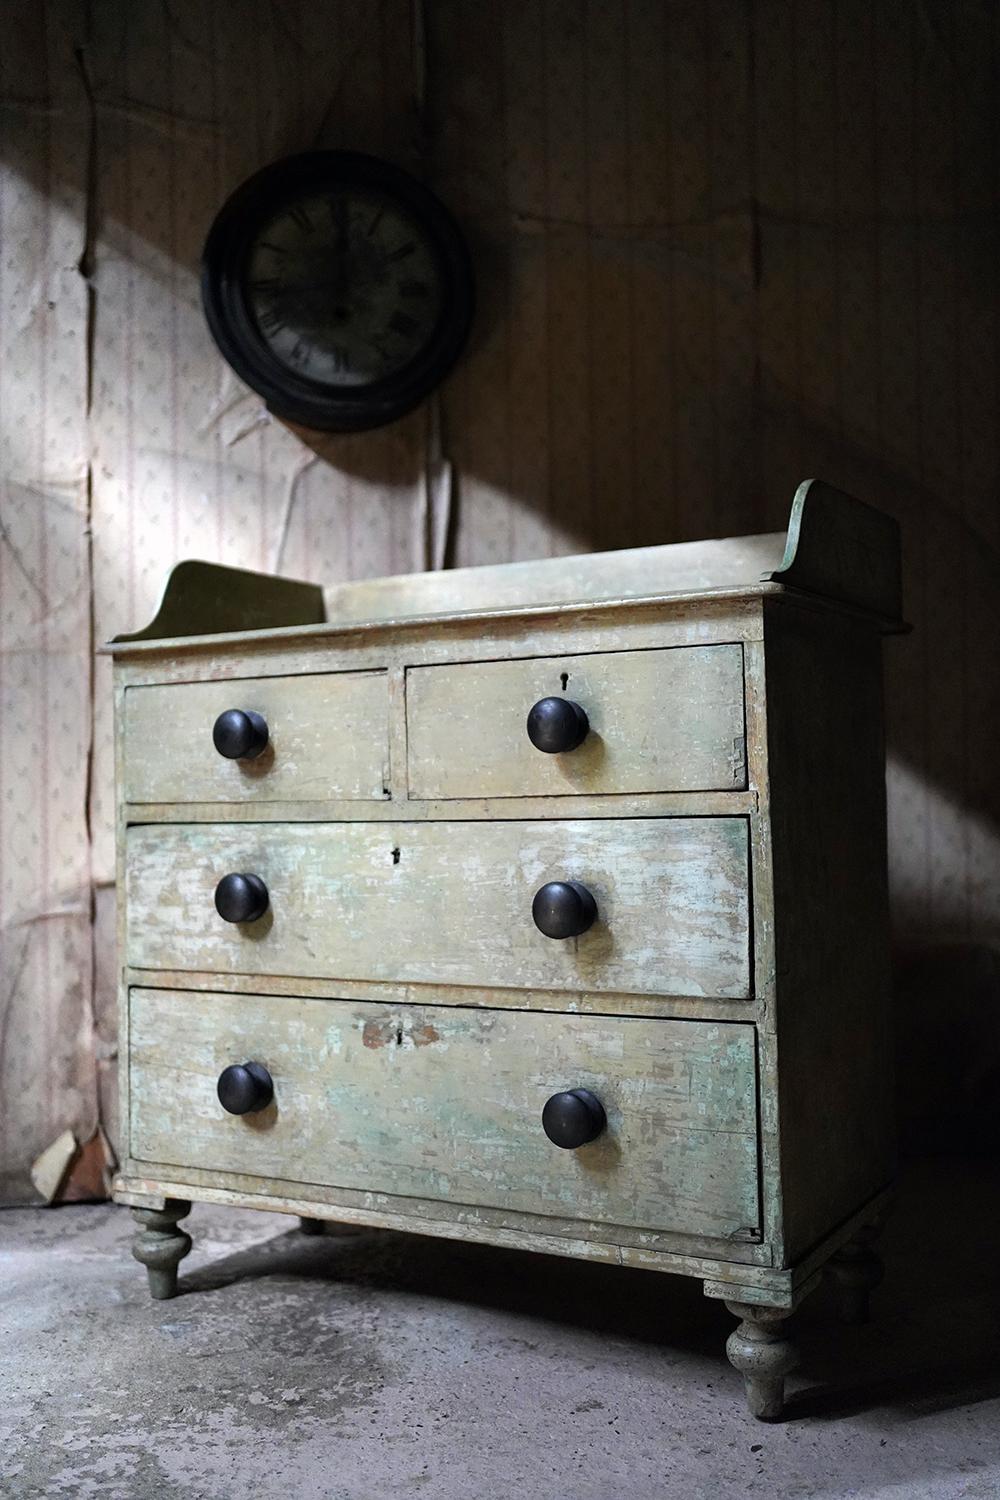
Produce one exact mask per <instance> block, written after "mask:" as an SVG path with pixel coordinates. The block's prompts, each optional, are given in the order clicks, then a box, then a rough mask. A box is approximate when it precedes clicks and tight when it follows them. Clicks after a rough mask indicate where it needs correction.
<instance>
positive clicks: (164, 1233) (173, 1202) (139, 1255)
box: [132, 1198, 191, 1301]
mask: <svg viewBox="0 0 1000 1500" xmlns="http://www.w3.org/2000/svg"><path fill="white" fill-rule="evenodd" d="M190 1212H191V1205H190V1203H187V1202H185V1200H184V1199H183V1198H168V1199H167V1200H166V1202H165V1203H164V1205H163V1207H162V1208H133V1210H132V1217H133V1219H134V1220H135V1221H136V1223H137V1224H138V1225H139V1226H140V1230H139V1233H138V1234H137V1235H136V1237H135V1241H134V1243H133V1245H132V1254H133V1255H134V1256H135V1258H136V1260H137V1261H139V1262H140V1263H141V1264H142V1265H144V1266H145V1267H146V1271H147V1273H148V1275H149V1295H150V1296H151V1297H155V1298H156V1300H157V1301H165V1300H166V1298H168V1297H176V1295H177V1267H178V1265H179V1264H180V1262H181V1261H182V1260H183V1259H184V1257H185V1255H187V1253H188V1251H189V1250H190V1249H191V1236H190V1235H189V1234H186V1233H185V1232H184V1230H183V1229H178V1228H177V1221H178V1219H183V1218H186V1217H187V1215H188V1214H189V1213H190Z"/></svg>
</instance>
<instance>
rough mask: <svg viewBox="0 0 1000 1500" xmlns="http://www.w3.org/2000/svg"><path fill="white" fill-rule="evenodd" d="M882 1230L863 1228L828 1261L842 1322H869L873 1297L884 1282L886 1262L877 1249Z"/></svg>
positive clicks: (828, 1272)
mask: <svg viewBox="0 0 1000 1500" xmlns="http://www.w3.org/2000/svg"><path fill="white" fill-rule="evenodd" d="M877 1236H878V1227H877V1226H875V1225H871V1226H869V1227H868V1228H866V1229H862V1230H861V1231H860V1232H859V1233H858V1234H856V1235H855V1237H854V1239H853V1240H849V1241H848V1243H847V1244H846V1245H843V1246H842V1247H841V1248H840V1249H839V1250H838V1251H837V1253H836V1255H835V1256H833V1258H832V1259H831V1260H829V1261H828V1262H827V1267H826V1270H827V1275H828V1276H829V1278H830V1280H831V1281H832V1282H833V1285H834V1289H835V1292H836V1297H837V1310H838V1313H839V1316H840V1321H841V1322H842V1323H867V1322H868V1315H869V1303H870V1300H871V1294H872V1292H873V1291H874V1290H875V1288H876V1287H877V1286H878V1284H879V1282H880V1281H881V1280H882V1275H883V1270H882V1262H881V1260H880V1258H879V1256H878V1255H877V1254H876V1252H875V1250H874V1248H873V1242H874V1240H875V1239H876V1237H877Z"/></svg>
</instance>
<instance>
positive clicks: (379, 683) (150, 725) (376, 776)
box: [125, 672, 389, 802]
mask: <svg viewBox="0 0 1000 1500" xmlns="http://www.w3.org/2000/svg"><path fill="white" fill-rule="evenodd" d="M233 708H237V709H242V710H243V711H244V712H246V711H251V712H253V713H257V714H260V715H261V716H262V717H263V718H264V719H265V721H266V723H267V727H268V743H267V747H266V749H265V750H264V751H263V753H262V754H261V755H259V756H258V757H257V758H256V759H254V760H227V759H226V757H225V756H224V755H220V754H219V752H218V750H216V748H215V745H214V743H213V740H212V729H213V726H214V724H215V721H216V719H217V718H218V716H219V714H221V713H225V712H226V711H227V710H228V709H233ZM388 785H389V695H388V687H387V677H386V674H385V673H384V672H325V673H320V674H315V675H312V676H303V677H245V678H240V679H238V680H230V681H226V682H181V683H167V684H162V685H155V686H149V687H130V688H127V689H126V691H125V798H126V801H128V802H246V801H254V802H279V801H286V800H287V801H293V802H308V801H313V800H326V799H328V798H344V799H347V800H353V799H368V798H377V799H378V800H379V801H382V800H383V799H384V798H385V797H386V796H387V795H388V791H387V788H388Z"/></svg>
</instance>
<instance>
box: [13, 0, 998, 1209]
mask: <svg viewBox="0 0 1000 1500" xmlns="http://www.w3.org/2000/svg"><path fill="white" fill-rule="evenodd" d="M5 22H6V29H5V42H4V47H3V49H2V53H0V109H2V116H0V352H2V361H0V430H2V436H3V446H2V451H0V526H2V530H0V937H2V951H0V1099H2V1103H0V1111H2V1116H3V1119H2V1128H0V1158H2V1160H0V1192H3V1193H5V1194H6V1195H7V1196H18V1195H20V1194H23V1193H24V1192H25V1191H27V1189H26V1175H25V1173H26V1166H27V1163H28V1162H30V1160H31V1158H32V1157H33V1156H34V1155H35V1153H36V1152H37V1151H38V1150H40V1149H41V1148H42V1147H43V1146H45V1145H46V1144H48V1142H49V1141H50V1140H52V1139H53V1137H54V1136H56V1135H57V1134H58V1133H59V1132H60V1131H61V1130H62V1129H64V1128H65V1127H67V1126H69V1127H70V1128H72V1129H73V1130H74V1131H75V1132H76V1133H77V1136H78V1138H80V1139H85V1138H86V1137H87V1136H88V1135H90V1134H91V1133H92V1132H93V1130H94V1128H95V1126H96V1122H97V1120H98V1118H99V1117H100V1118H101V1119H103V1121H104V1123H105V1125H106V1126H107V1128H108V1130H109V1131H110V1132H111V1133H112V1135H113V1133H114V1128H115V1105H114V1090H113V1073H114V1046H115V1039H114V1011H113V994H112V984H111V972H112V966H113V959H112V952H113V949H112V944H113V894H112V882H113V874H114V867H113V853H112V840H111V805H112V802H111V753H110V744H111V738H110V736H111V725H110V704H109V694H108V672H107V665H106V663H105V662H104V661H99V662H98V663H97V664H96V665H95V664H94V660H93V655H92V644H93V643H94V642H95V641H100V640H102V639H104V638H106V637H107V636H109V635H111V634H113V633H115V632H116V631H118V630H121V629H125V628H128V627H129V626H132V625H137V624H140V623H143V622H144V621H145V620H146V619H147V618H148V617H149V616H150V614H151V613H152V611H153V609H154V607H155V603H156V599H157V596H158V593H159V590H160V588H161V586H162V582H163V579H164V577H165V575H166V573H167V571H168V570H169V568H170V566H171V565H172V564H173V562H174V561H175V560H177V559H179V558H182V557H185V556H192V555H193V556H200V557H204V558H208V559H212V560H221V561H226V562H229V563H233V564H237V565H244V566H249V567H255V568H260V567H263V568H277V569H279V570H281V571H283V572H286V573H288V574H291V575H293V576H301V577H309V578H316V579H321V580H325V581H334V580H338V579H343V578H349V577H362V576H368V575H373V574H377V573H380V572H386V571H389V572H398V571H402V570H405V569H408V568H422V567H426V566H433V565H440V564H441V562H447V563H455V564H468V563H477V562H486V561H496V560H507V559H513V558H522V557H532V556H543V555H553V554H559V553H565V552H569V551H574V550H588V549H591V548H600V547H614V546H632V545H639V544H642V543H647V542H649V543H654V542H665V541H671V540H682V539H690V538H696V537H700V536H708V535H725V534H738V533H741V532H750V531H755V530H761V529H771V528H777V527H779V526H781V525H782V524H783V522H784V519H785V516H786V514H787V508H788V505H789V503H790V500H791V495H792V492H793V490H794V488H795V485H796V484H797V482H798V481H799V480H800V479H802V478H804V477H807V476H808V475H811V474H820V475H822V476H823V477H824V478H826V479H828V480H830V481H831V482H833V483H835V484H839V485H841V486H843V487H844V488H846V489H848V490H850V491H852V492H854V493H856V494H858V495H860V496H862V497H863V498H865V499H868V500H871V501H873V502H874V503H876V504H879V505H882V506H884V507H886V508H887V509H890V510H892V511H893V512H894V513H895V514H897V515H898V516H899V518H900V520H901V522H902V524H903V528H904V538H905V548H906V557H905V569H906V600H907V609H908V614H909V617H910V618H911V619H912V620H913V622H914V624H915V626H916V631H915V634H914V635H913V636H911V637H909V638H907V639H905V640H897V641H893V642H891V643H890V645H889V670H888V697H889V754H890V832H891V874H892V885H893V901H894V912H895V923H896V933H897V942H898V948H899V954H900V974H901V982H900V997H901V999H900V1010H901V1016H902V1017H905V1019H906V1026H905V1030H902V1031H901V1035H903V1038H904V1046H903V1047H902V1049H901V1064H902V1069H901V1076H902V1081H903V1111H904V1116H905V1117H906V1118H907V1120H908V1121H909V1123H910V1126H911V1128H912V1130H913V1132H914V1133H915V1134H916V1135H919V1134H920V1132H921V1131H922V1130H923V1131H925V1132H929V1131H930V1130H931V1129H932V1128H933V1129H934V1130H935V1131H936V1132H937V1133H938V1134H939V1135H940V1133H941V1131H942V1129H944V1130H945V1133H947V1132H948V1130H950V1131H951V1133H952V1135H953V1136H954V1138H955V1139H959V1140H962V1139H967V1138H968V1135H969V1133H970V1131H972V1130H975V1129H978V1128H979V1126H980V1124H981V1123H982V1120H981V1119H980V1115H981V1114H982V1113H983V1111H988V1105H987V1102H986V1101H987V1100H988V1098H990V1097H993V1096H994V1095H997V1096H1000V1089H998V1088H997V1082H998V1080H1000V1028H998V1024H997V1020H996V1017H997V1014H998V1005H997V1002H998V998H1000V966H998V960H997V951H998V946H1000V834H998V826H1000V792H998V790H997V779H996V776H995V774H994V773H993V772H992V770H991V765H992V752H993V748H994V742H995V740H996V737H997V730H998V721H1000V714H998V707H1000V705H998V698H1000V674H998V673H997V671H996V668H995V665H994V661H993V656H994V640H995V639H996V636H997V625H998V623H1000V621H998V615H1000V578H998V573H1000V568H998V544H1000V508H998V504H997V475H998V443H1000V436H998V432H1000V428H998V422H997V416H998V380H1000V325H998V313H997V292H998V278H1000V255H998V250H1000V245H998V232H997V230H998V212H997V193H998V180H1000V179H998V174H997V161H998V120H997V108H998V106H997V98H998V97H1000V94H998V90H997V83H998V78H997V47H998V37H997V30H998V26H1000V11H998V9H997V8H996V7H994V6H991V5H986V4H983V3H978V0H955V3H950V0H947V3H946V0H904V3H897V0H689V3H680V0H504V3H503V4H501V5H492V6H488V5H478V4H472V3H468V0H424V3H423V4H421V3H420V0H378V3H376V0H372V3H369V4H365V5H359V4H357V3H351V0H328V3H327V4H325V5H323V6H320V7H317V6H314V5H310V4H307V3H306V0H282V3H278V0H229V3H228V4H227V5H225V6H221V5H205V4H203V3H199V0H168V3H160V0H133V3H131V4H126V3H125V0H102V3H99V4H87V3H86V0H44V3H43V0H11V3H10V4H8V6H7V7H6V9H5ZM314 144H319V145H330V146H333V145H349V146H352V147H357V148H360V149H367V150H371V151H374V152H376V153H382V154H385V155H387V156H390V157H392V158H393V159H394V160H396V161H398V162H400V163H401V164H402V165H403V166H408V167H410V168H411V169H412V170H415V171H417V172H419V173H420V174H421V175H424V176H425V177H426V178H427V180H429V181H430V182H431V184H432V185H433V186H435V187H436V189H437V190H438V191H439V192H440V193H441V195H442V196H443V197H444V198H445V200H446V201H447V202H448V203H449V204H450V206H451V207H452V208H453V210H454V211H455V212H456V213H457V214H458V216H459V218H460V219H461V221H462V223H463V225H464V227H465V229H466V232H467V234H468V236H469V238H470V241H471V243H472V246H473V251H474V255H475V259H476V264H477V268H478V277H479V285H480V300H481V306H480V312H479V316H478V320H477V325H476V330H475V335H474V338H473V342H472V346H471V348H470V350H469V352H468V354H467V357H466V358H465V360H464V361H463V364H462V365H461V367H460V369H459V370H458V371H457V372H456V373H455V375H454V376H453V378H452V379H451V380H450V381H449V382H448V384H447V386H446V388H445V389H444V391H443V392H442V394H441V396H440V398H439V399H437V400H435V401H433V402H431V403H429V404H428V405H427V407H425V408H424V409H423V410H421V411H419V412H417V413H414V414H413V415H412V416H411V417H410V418H407V419H405V420H404V421H403V422H401V423H399V424H397V425H396V426H395V427H392V428H389V429H386V430H384V431H383V432H381V433H374V434H366V435H362V436H360V437H356V438H336V439H320V438H315V437H311V436H310V435H308V434H298V433H295V432H292V431H290V430H289V429H287V428H285V427H283V426H282V425H281V424H280V423H277V422H275V421H273V420H271V419H270V418H269V417H268V415H267V413H266V412H265V411H263V410H262V408H261V406H260V403H259V402H258V401H257V400H256V398H255V397H253V396H252V395H251V394H250V393H248V392H247V391H246V390H245V389H243V388H242V387H241V386H240V385H239V383H238V382H237V381H236V380H235V378H234V377H233V376H232V375H231V374H230V373H229V371H228V370H227V368H226V367H225V365H224V364H223V362H222V361H221V360H220V359H219V357H218V356H217V355H216V353H215V351H214V348H213V346H212V344H211V342H210V340H209V337H208V335H207V332H206V330H205V327H204V323H203V319H202V316H201V312H200V307H199V303H198V295H197V275H196V267H197V260H198V254H199V250H200V245H201V241H202V238H203V236H204V232H205V229H206V227H207V224H208V222H209V221H210V219H211V217H212V214H213V212H214V210H215V208H216V207H217V205H218V204H219V202H220V201H221V199H222V198H223V197H224V196H225V195H226V193H227V192H228V191H229V190H230V189H231V188H232V187H233V186H235V184H236V183H238V182H239V181H240V180H241V179H242V178H243V177H245V176H247V175H248V174H249V173H250V172H251V171H252V170H253V169H254V168H255V167H256V166H258V165H260V164H262V163H264V162H266V161H268V160H270V159H272V158H274V157H276V156H278V155H281V154H283V153H285V152H289V151H293V150H297V149H302V148H304V147H308V146H310V145H314ZM943 994H944V995H946V997H947V1003H946V1005H945V1006H944V1007H942V1006H941V1005H940V1000H941V997H942V995H943ZM943 1015H944V1016H947V1018H948V1032H947V1038H943V1037H942V1034H941V1032H942V1028H941V1024H940V1018H941V1017H942V1016H943ZM942 1055H945V1056H947V1058H948V1068H949V1069H950V1071H948V1070H946V1076H945V1079H944V1081H943V1082H942V1080H941V1078H940V1076H938V1078H937V1079H936V1082H935V1093H934V1095H933V1096H931V1094H930V1092H929V1089H928V1088H927V1087H926V1085H927V1083H928V1080H929V1078H930V1076H931V1070H932V1065H933V1063H934V1061H935V1060H936V1059H939V1058H940V1057H941V1056H942ZM942 1122H943V1123H942ZM986 1123H987V1124H988V1123H989V1121H988V1120H987V1122H986ZM993 1123H994V1125H995V1123H996V1118H995V1115H994V1117H993Z"/></svg>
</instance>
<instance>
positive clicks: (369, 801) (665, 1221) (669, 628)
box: [108, 481, 900, 1418]
mask: <svg viewBox="0 0 1000 1500" xmlns="http://www.w3.org/2000/svg"><path fill="white" fill-rule="evenodd" d="M899 628H900V600H899V542H898V535H897V532H896V528H895V524H894V523H893V522H892V521H891V520H889V518H887V517H885V516H883V515H881V514H880V513H879V512H877V511H874V510H871V509H870V508H868V507H867V506H863V505H861V504H860V503H859V502H857V501H854V500H851V499H850V498H849V497H847V496H844V495H841V494H839V493H838V492H837V491H835V490H832V489H831V488H830V487H828V486H825V485H823V484H820V483H818V482H815V481H813V482H811V483H809V484H805V485H803V486H801V487H800V489H799V491H798V493H797V495H796V497H795V501H794V505H793V510H792V518H791V523H790V527H789V531H788V536H787V538H786V537H785V536H784V535H778V536H764V537H754V538H744V539H739V540H736V541H724V542H708V543H703V544H684V545H680V546H673V547H662V548H652V549H644V550H642V551H638V552H622V553H609V554H605V555H600V556H590V557H581V558H562V559H553V560H549V561H546V562H540V563H528V564H520V565H509V566H503V567H490V568H482V569H470V570H462V571H457V572H453V573H443V574H425V575H414V576H413V577H412V578H402V579H386V580H376V581H374V582H369V583H360V584H353V585H340V586H337V587H335V588H331V589H328V590H326V591H325V592H324V591H323V590H321V589H320V588H318V587H316V586H313V585H306V584H295V583H292V582H289V581H287V580H282V579H275V578H269V577H265V576H257V575H249V574H242V573H238V572H236V571H235V570H229V569H223V568H215V567H211V566H209V565H207V564H197V563H189V564H182V565H181V566H180V567H179V568H178V569H176V570H175V572H174V574H173V575H172V576H171V580H170V583H169V585H168V588H167V592H166V594H165V596H164V600H163V604H162V605H161V608H160V612H159V614H158V615H157V618H156V619H155V620H154V621H153V623H152V624H151V625H150V626H149V627H147V629H146V630H144V631H141V632H138V633H137V634H136V635H133V636H128V637H119V638H118V640H117V641H116V642H114V643H112V645H111V647H110V648H108V649H110V650H111V651H112V652H113V653H114V656H115V702H116V726H117V728H116V735H117V775H118V801H117V807H118V856H119V870H118V877H119V878H118V887H119V900H120V926H119V934H120V975H121V1040H120V1057H121V1080H122V1081H121V1104H122V1110H121V1119H122V1134H123V1161H122V1166H121V1171H120V1175H119V1177H118V1179H117V1182H116V1189H115V1196H116V1198H117V1199H118V1200H119V1201H120V1202H122V1203H125V1204H128V1205H130V1206H131V1207H132V1209H133V1211H134V1213H135V1215H136V1218H137V1220H138V1222H139V1226H140V1228H139V1233H138V1237H137V1241H136V1245H135V1254H136V1257H137V1259H139V1260H140V1261H141V1262H142V1263H143V1264H144V1265H145V1266H146V1267H147V1269H148V1271H149V1277H150V1288H151V1291H152V1293H153V1295H154V1296H160V1297H164V1296H170V1295H172V1294H173V1292H174V1291H175V1289H176V1280H177V1268H178V1264H179V1262H180V1260H181V1259H182V1258H183V1256H184V1255H185V1254H186V1253H187V1251H188V1249H189V1248H190V1239H189V1237H188V1236H187V1234H186V1233H185V1232H184V1231H183V1230H182V1229H181V1228H180V1227H179V1223H180V1221H181V1220H182V1219H183V1218H184V1217H185V1215H186V1213H187V1211H188V1209H189V1207H190V1204H191V1203H192V1201H209V1202H213V1203H230V1204H235V1205H240V1206H243V1207H248V1206H249V1207H259V1208H264V1209H270V1210H275V1209H277V1210H281V1211H284V1212H287V1213H291V1214H295V1215H298V1216H300V1218H301V1219H302V1220H303V1225H304V1227H315V1226H316V1225H317V1223H319V1221H322V1220H324V1219H330V1220H339V1221H342V1222H343V1221H346V1222H350V1223H355V1224H365V1225H376V1226H387V1227H392V1228H395V1229H403V1230H411V1231H414V1232H418V1233H421V1234H429V1235H438V1236H451V1237H458V1238H466V1239H473V1240H478V1241H484V1242H488V1243H493V1244H501V1245H506V1246H517V1247H521V1248H523V1249H525V1250H537V1251H545V1252H548V1253H555V1254H561V1255H570V1256H579V1257H586V1258H590V1259H594V1260H598V1261H605V1262H608V1263H609V1264H611V1265H629V1266H637V1267H645V1268H648V1269H649V1270H651V1271H653V1270H659V1271H667V1272H674V1273H680V1274H684V1275H691V1276H697V1277H699V1278H700V1279H701V1280H702V1282H703V1283H704V1289H705V1291H706V1293H707V1294H708V1295H709V1296H711V1297H719V1298H723V1299H724V1300H725V1301H726V1303H727V1304H728V1305H729V1306H730V1308H731V1310H732V1311H733V1312H734V1313H735V1314H736V1316H737V1317H738V1319H739V1326H738V1328H737V1329H736V1331H735V1332H734V1333H733V1335H732V1336H731V1338H730V1340H729V1345H728V1352H729V1356H730V1359H731V1361H732V1363H733V1364H734V1365H735V1366H736V1368H737V1369H738V1370H740V1371H741V1372H742V1373H743V1375H744V1378H745V1383H746V1389H747V1395H748V1398H749V1402H750V1406H751V1409H752V1410H753V1411H754V1412H755V1413H756V1414H757V1415H758V1416H761V1417H764V1418H769V1417H774V1416H776V1415H778V1413H779V1412H780V1410H781V1405H782V1399H783V1384H784V1376H785V1374H786V1373H787V1372H788V1371H789V1370H790V1369H791V1368H792V1367H793V1365H794V1357H795V1352H794V1346H793V1343H792V1341H791V1339H790V1338H789V1336H788V1332H787V1326H786V1320H787V1319H788V1317H789V1315H790V1314H791V1313H792V1312H793V1311H794V1309H795V1307H796V1306H797V1304H798V1303H799V1302H800V1301H801V1300H802V1298H803V1297H804V1296H806V1295H807V1294H808V1292H809V1291H810V1290H811V1289H812V1288H813V1287H814V1286H815V1285H816V1284H817V1282H818V1280H819V1279H820V1277H821V1276H822V1275H823V1274H824V1273H825V1272H829V1273H830V1274H832V1276H833V1277H834V1279H835V1283H836V1285H837V1287H838V1289H839V1291H840V1294H841V1299H842V1303H843V1306H844V1310H845V1313H846V1314H847V1315H848V1316H849V1317H861V1316H863V1315H864V1313H865V1309H866V1303H867V1294H868V1291H869V1289H870V1288H871V1287H872V1286H873V1285H874V1284H875V1283H876V1282H877V1280H878V1277H879V1274H880V1273H879V1266H878V1262H877V1259H876V1257H875V1254H874V1251H873V1249H872V1245H871V1241H872V1238H873V1236H874V1232H875V1230H876V1228H877V1226H878V1222H879V1219H880V1217H881V1215H882V1213H883V1211H884V1208H885V1204H886V1199H887V1193H888V1190H889V1186H890V1181H891V1177H892V1158H893V1153H892V1122H891V1090H890V1088H889V1052H890V1039H889V1012H888V959H887V904H886V873H885V808H884V755H883V740H882V709H881V662H880V637H881V635H882V634H884V633H886V632H888V631H893V630H897V629H899ZM664 1338H665V1339H668V1338H669V1330H666V1329H665V1330H664Z"/></svg>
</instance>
